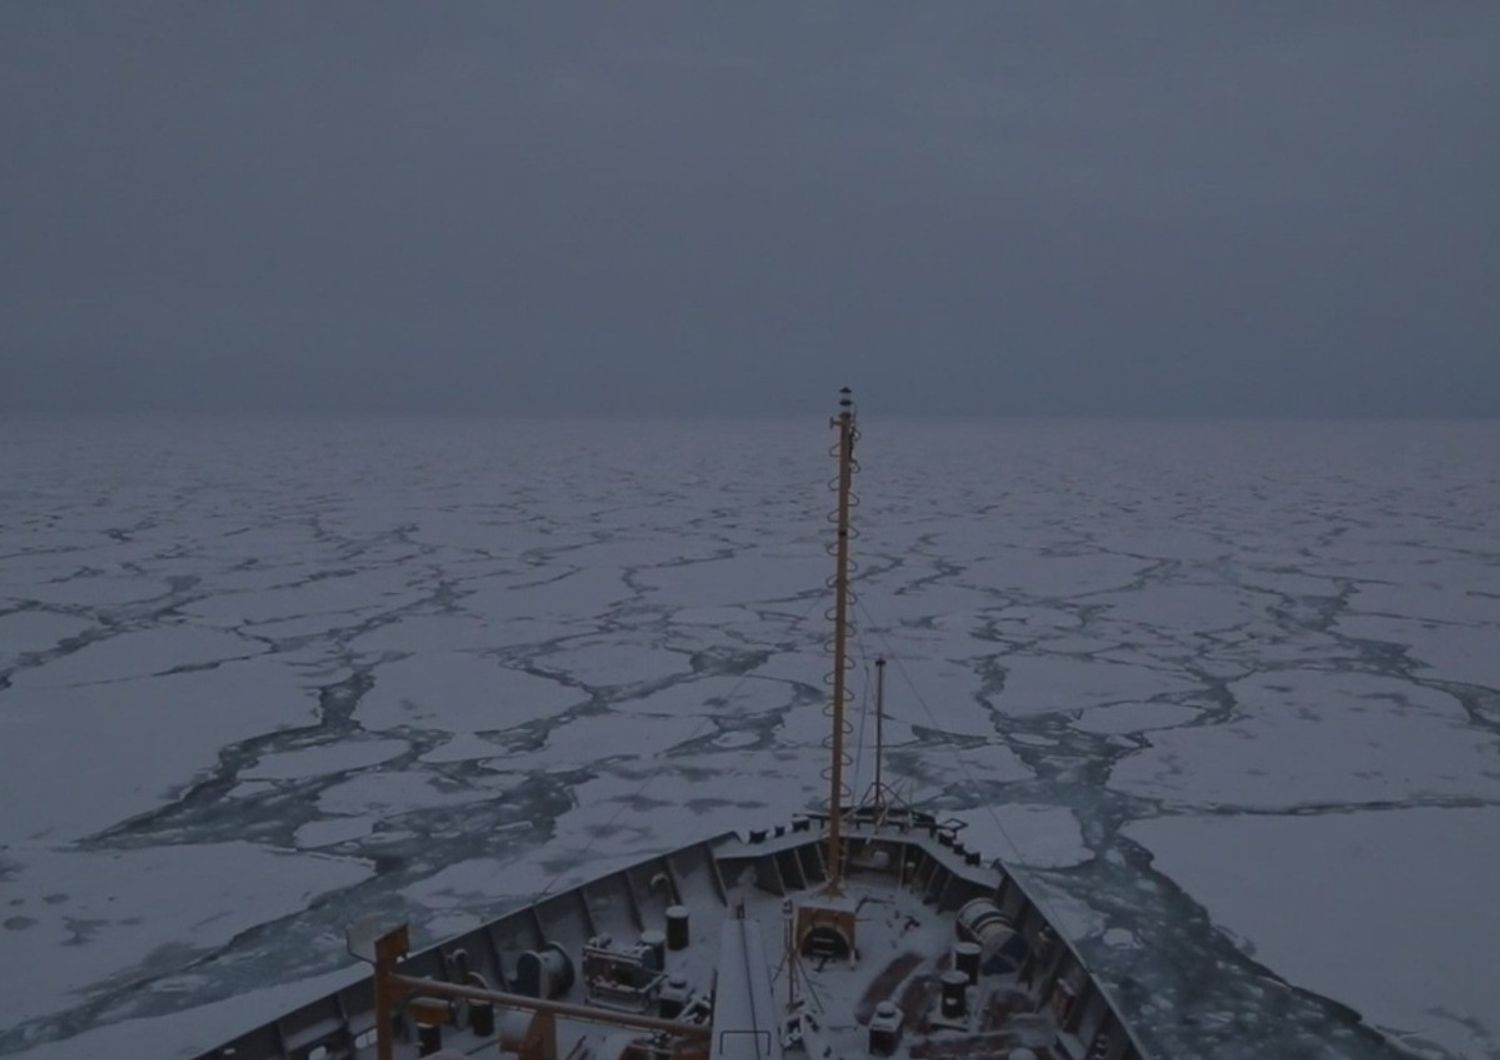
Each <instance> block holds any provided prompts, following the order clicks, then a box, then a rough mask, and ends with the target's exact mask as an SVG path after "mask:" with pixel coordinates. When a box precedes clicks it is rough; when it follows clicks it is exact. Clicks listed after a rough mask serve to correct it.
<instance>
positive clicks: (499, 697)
mask: <svg viewBox="0 0 1500 1060" xmlns="http://www.w3.org/2000/svg"><path fill="white" fill-rule="evenodd" d="M828 441H829V438H828V437H827V431H826V429H825V426H824V423H823V422H822V421H820V420H809V421H806V422H785V423H772V422H764V423H755V422H742V423H733V422H731V423H708V422H701V423H694V422H682V423H671V422H642V423H628V422H608V423H606V422H598V423H550V422H512V423H495V422H486V421H479V420H474V421H463V420H453V421H416V420H413V421H386V422H380V423H375V422H359V421H343V422H337V421H326V422H322V421H315V420H306V421H281V422H275V423H272V422H253V421H245V422H211V421H206V420H178V421H156V422H153V421H128V420H115V421H104V420H99V421H89V420H68V421H51V422H49V421H43V420H31V421H22V420H15V421H6V422H0V453H3V454H4V457H3V459H4V461H5V465H6V466H5V472H6V490H7V494H6V504H5V506H3V507H0V776H3V777H4V782H3V783H4V788H5V798H4V800H3V802H0V880H3V885H4V892H3V899H0V900H3V901H4V902H5V903H7V904H6V905H4V906H3V907H0V946H3V952H4V953H5V954H6V957H7V958H8V966H9V967H11V968H13V969H24V970H25V976H23V979H25V980H27V985H26V986H25V987H24V988H17V989H15V990H8V991H7V995H6V1001H5V1004H6V1006H7V1007H6V1009H5V1011H4V1013H3V1018H0V1054H4V1055H15V1054H21V1053H25V1054H26V1055H27V1056H28V1057H32V1056H34V1057H36V1058H37V1060H66V1058H68V1057H91V1056H96V1055H108V1054H109V1053H110V1051H114V1052H116V1053H121V1054H122V1055H129V1054H140V1053H141V1052H142V1050H143V1049H146V1048H149V1051H151V1052H152V1053H153V1054H161V1055H191V1053H192V1052H193V1051H194V1049H195V1048H198V1049H201V1048H202V1047H204V1046H206V1045H209V1044H212V1043H213V1042H214V1041H217V1040H219V1039H222V1038H223V1037H226V1036H228V1035H229V1034H231V1033H233V1031H235V1030H236V1029H238V1028H239V1027H242V1026H245V1025H248V1024H252V1023H255V1022H257V1021H260V1020H263V1019H265V1018H267V1017H269V1016H270V1015H272V1014H274V1013H275V1012H276V1011H277V1010H279V1009H280V1008H284V1007H286V1006H288V1005H290V1004H292V1003H293V1002H294V1001H296V1000H299V999H302V998H305V997H310V996H313V995H314V994H316V993H319V992H320V991H322V990H326V989H327V988H328V986H329V985H331V983H332V982H333V981H335V980H338V979H339V978H340V977H342V976H345V975H347V974H348V973H347V972H346V971H341V970H340V968H341V967H342V965H343V964H344V962H345V961H346V957H345V955H344V953H343V947H342V942H341V939H340V931H341V927H342V924H343V923H344V922H345V921H346V920H348V919H352V918H353V917H354V916H356V915H358V914H359V913H362V912H365V911H368V910H372V909H373V910H381V911H384V912H386V913H389V914H391V915H399V912H400V911H404V913H405V915H407V916H409V917H411V919H412V921H413V927H414V929H415V931H416V933H417V935H418V937H419V938H420V939H423V940H431V939H433V938H434V937H435V936H438V935H441V934H443V933H445V932H450V931H456V930H459V929H461V928H463V927H466V926H469V925H471V924H473V923H475V922H477V919H478V918H480V917H482V916H487V915H492V914H494V913H498V912H500V911H502V910H503V909H505V908H508V907H510V906H512V905H514V904H516V903H518V902H523V901H526V900H528V899H529V898H530V897H531V896H533V895H534V894H535V893H536V892H537V891H539V890H541V889H543V888H546V887H548V886H549V885H550V886H551V887H553V888H558V887H564V886H567V885H568V884H569V883H571V882H576V881H578V880H580V879H583V878H586V877H587V876H590V875H592V874H594V873H596V872H599V871H603V870H604V869H606V868H608V867H610V866H612V865H616V864H619V863H621V862H624V861H628V860H632V859H634V858H637V857H640V856H643V855H645V854H647V853H650V852H653V851H657V850H661V849H666V848H670V847H673V846H676V845H678V844H680V843H682V842H685V841H688V840H690V839H695V838H705V837H708V836H711V835H715V834H719V833H722V832H724V831H727V830H730V829H737V828H742V827H749V826H755V825H764V824H768V823H774V822H775V821H776V820H778V819H780V818H783V817H785V816H786V815H788V814H790V813H793V812H795V811H797V810H799V809H804V808H807V807H810V806H815V805H818V804H819V803H820V801H821V800H823V799H824V798H826V794H827V793H826V788H825V784H826V782H825V781H824V780H823V778H822V776H821V766H822V761H821V759H822V756H823V754H824V751H823V741H824V739H825V737H826V736H827V733H828V721H827V718H826V716H825V714H824V711H823V698H824V696H825V691H824V689H825V685H824V677H825V675H826V674H827V672H828V670H829V660H828V657H827V655H826V654H825V651H824V648H823V644H824V641H825V639H826V635H827V625H826V622H825V620H824V618H823V612H824V609H825V607H826V606H827V603H828V599H827V593H826V590H825V589H824V580H825V578H826V577H827V575H828V574H829V573H830V570H831V561H830V560H829V559H828V557H827V555H826V554H825V546H826V545H827V544H828V540H829V535H828V522H827V512H828V509H829V504H830V497H829V495H828V494H827V493H826V492H824V486H825V484H826V482H827V479H828V477H829V473H830V468H829V467H828V461H827V456H826V446H827V443H828ZM861 450H862V454H861V461H862V464H863V471H862V473H861V474H860V476H859V478H858V479H857V482H856V488H857V491H858V492H859V493H860V494H861V496H862V504H861V505H860V507H859V509H858V515H857V519H858V526H859V529H860V537H859V539H858V541H857V542H856V546H855V550H856V558H857V560H858V561H859V563H860V564H861V573H860V578H859V581H858V584H857V588H858V592H859V596H860V603H859V605H858V607H857V608H856V614H855V619H856V623H857V625H858V627H859V633H858V637H857V639H856V641H855V668H854V670H853V671H852V675H853V682H854V684H853V692H854V700H853V702H854V713H853V715H852V717H851V722H852V725H853V732H852V734H851V747H850V752H851V768H850V771H849V778H850V785H849V786H850V789H851V792H853V793H855V794H858V793H860V792H862V791H863V790H864V789H865V787H866V786H867V785H868V784H869V783H870V781H871V779H872V778H873V756H872V753H871V751H870V748H869V746H868V745H869V743H870V741H871V740H872V739H873V732H874V724H873V720H872V719H871V718H870V716H869V713H868V710H869V704H870V702H871V699H872V696H871V695H870V692H869V690H868V688H867V687H866V680H867V677H868V675H869V674H870V673H871V663H872V662H873V657H874V655H875V654H876V653H878V652H884V653H887V654H888V655H890V656H891V657H892V661H893V665H892V666H891V667H889V668H888V674H887V677H888V683H887V720H886V725H885V735H886V741H887V745H888V755H887V758H886V761H885V779H886V780H887V782H889V783H891V784H893V785H895V786H896V788H897V789H898V790H899V791H901V792H903V793H906V794H909V795H911V796H912V797H915V798H919V799H921V800H924V801H925V802H926V803H927V804H928V805H930V806H931V807H933V808H934V809H935V810H937V811H939V812H941V813H943V814H951V815H955V816H958V817H960V818H961V819H963V820H965V821H967V822H968V823H969V829H968V841H969V842H970V843H971V845H974V846H978V847H981V848H983V849H984V851H985V852H986V853H987V854H990V855H994V856H999V857H1002V858H1005V859H1008V860H1011V861H1013V862H1014V863H1016V864H1017V866H1018V867H1019V868H1020V871H1022V872H1023V873H1024V875H1025V876H1026V878H1027V881H1028V886H1030V887H1032V888H1034V889H1035V891H1036V892H1037V893H1038V894H1039V895H1042V896H1043V898H1044V900H1045V902H1046V903H1047V905H1048V907H1049V908H1050V909H1052V910H1053V911H1054V912H1055V913H1057V915H1059V916H1060V917H1062V919H1063V920H1064V921H1065V923H1066V925H1067V927H1068V929H1069V931H1070V933H1072V934H1073V935H1074V936H1075V940H1076V942H1077V944H1078V946H1079V948H1080V950H1081V951H1082V952H1083V953H1084V954H1085V956H1086V957H1087V958H1088V959H1089V960H1090V961H1091V962H1092V963H1093V964H1094V965H1095V967H1096V968H1097V969H1098V972H1099V974H1100V976H1101V978H1102V979H1103V980H1104V981H1105V982H1106V983H1108V984H1110V985H1111V986H1113V987H1114V988H1115V992H1116V997H1117V999H1118V1000H1119V1002H1120V1004H1121V1005H1122V1007H1123V1008H1124V1010H1125V1011H1126V1013H1127V1015H1129V1016H1131V1017H1132V1019H1133V1022H1134V1023H1135V1025H1136V1027H1137V1029H1138V1031H1139V1033H1140V1035H1141V1037H1142V1038H1143V1039H1144V1040H1145V1041H1146V1042H1147V1044H1148V1045H1150V1046H1152V1047H1153V1048H1154V1049H1155V1050H1156V1051H1157V1052H1158V1053H1159V1054H1160V1055H1170V1056H1193V1057H1206V1058H1218V1057H1224V1058H1230V1057H1241V1056H1277V1057H1287V1058H1296V1057H1309V1058H1311V1057H1318V1058H1320V1060H1321V1058H1323V1057H1332V1056H1338V1057H1361V1058H1364V1057H1369V1058H1376V1057H1384V1058H1391V1057H1395V1056H1398V1055H1403V1054H1402V1052H1401V1050H1402V1049H1405V1050H1406V1051H1407V1052H1406V1054H1405V1055H1410V1053H1411V1052H1413V1051H1415V1052H1417V1053H1419V1054H1422V1055H1427V1056H1431V1057H1449V1058H1451V1057H1458V1056H1484V1055H1491V1056H1500V1046H1497V1044H1496V1035H1497V1030H1496V1025H1495V1023H1494V1018H1493V1014H1492V1012H1491V1011H1490V1010H1491V1007H1492V1006H1491V1001H1490V995H1491V994H1492V993H1493V990H1492V989H1490V988H1491V987H1492V986H1493V976H1488V975H1487V971H1486V969H1487V968H1488V967H1489V963H1486V959H1485V958H1486V955H1487V954H1489V953H1491V952H1494V951H1496V950H1500V939H1497V938H1495V937H1493V935H1494V932H1493V930H1492V928H1493V925H1494V924H1495V923H1496V922H1497V921H1496V919H1495V918H1494V917H1492V916H1489V915H1488V903H1489V894H1490V893H1491V892H1493V891H1495V890H1496V889H1497V886H1496V884H1497V882H1500V881H1497V880H1496V878H1495V872H1496V866H1497V865H1500V855H1496V854H1494V853H1493V852H1492V851H1493V848H1494V847H1495V843H1494V842H1493V840H1492V839H1491V836H1492V835H1493V834H1494V833H1495V830H1496V825H1497V822H1496V821H1495V820H1493V819H1492V817H1493V814H1494V812H1495V807H1496V806H1500V669H1497V662H1496V660H1497V659H1500V654H1497V653H1496V651H1495V650H1494V646H1495V645H1496V644H1497V643H1500V552H1497V545H1496V544H1495V538H1494V527H1495V526H1497V525H1500V427H1496V426H1495V425H1492V424H1482V423H1408V424H1374V423H1342V424H1331V423H1330V424H1316V423H1304V424H1290V423H1278V424H1268V423H1267V424H1261V423H1237V424H1236V423H1229V424H1207V423H1197V424H1193V423H1159V424H1152V423H1110V422H1065V421H1045V420H1036V421H1028V422H1014V423H979V422H967V423H965V422H959V423H936V422H927V423H918V422H912V423H883V422H879V421H878V419H874V418H867V422H866V423H865V436H864V439H863V440H862V442H861ZM913 686H915V687H913ZM164 895H170V898H164V897H163V896H164ZM65 942H66V944H64V943H65ZM1490 963H1492V962H1490ZM283 981H284V982H285V983H286V984H287V985H286V986H282V985H280V984H281V983H282V982H283ZM273 984H274V985H273ZM1355 1013H1357V1015H1356V1014H1355ZM1371 1028H1377V1029H1378V1032H1377V1030H1372V1029H1371ZM1398 1039H1399V1041H1400V1042H1402V1043H1404V1045H1399V1046H1398V1044H1396V1042H1397V1040H1398ZM142 1043H149V1046H146V1045H143V1044H142Z"/></svg>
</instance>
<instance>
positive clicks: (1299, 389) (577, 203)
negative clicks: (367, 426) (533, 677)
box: [0, 3, 1500, 420]
mask: <svg viewBox="0 0 1500 1060" xmlns="http://www.w3.org/2000/svg"><path fill="white" fill-rule="evenodd" d="M1496 54H1500V8H1493V7H1490V8H1481V7H1477V6H1469V5H1460V4H1451V5H1448V4H1445V5H1432V6H1424V7H1422V8H1409V7H1405V6H1401V5H1395V4H1364V5H1358V6H1354V5H1339V6H1337V7H1334V8H1324V9H1319V10H1317V11H1311V10H1303V9H1301V8H1299V7H1296V6H1291V5H1267V6H1262V7H1256V8H1253V9H1217V8H1207V7H1202V6H1197V5H1187V4H1175V3H1160V4H1155V5H1151V6H1150V7H1142V8H1136V9H1132V10H1131V11H1130V12H1129V13H1124V12H1108V13H1098V12H1095V13H1088V14H1085V13H1081V12H1074V11H1066V10H1058V9H1053V8H1051V7H1043V6H1040V5H1035V4H1018V5H1015V6H1006V7H1004V8H1000V7H990V6H984V5H968V6H952V7H943V8H941V9H908V8H902V7H897V6H891V5H862V6H860V7H858V8H854V7H848V8H841V7H817V8H786V9H761V8H748V7H747V8H731V9H726V10H708V9H702V8H697V7H693V6H689V5H676V4H654V5H650V6H646V7H640V6H632V7H630V8H625V9H606V8H600V9H597V10H592V9H591V10H587V11H585V10H583V9H581V8H578V7H571V6H569V7H555V6H553V7H545V8H530V9H527V8H514V9H512V8H505V7H491V6H478V5H460V6H452V7H443V8H426V7H423V8H415V7H413V8H403V7H380V8H370V7H363V6H355V5H348V4H333V5H324V6H319V7H317V8H303V7H290V6H254V7H244V8H228V7H201V8H200V7H174V6H164V5H145V6H140V7H131V8H129V9H122V8H114V7H108V6H105V5H95V4H72V3H67V4H57V5H53V4H49V5H45V6H42V5H13V6H11V7H9V8H7V9H5V10H4V11H0V87H3V88H4V91H3V93H0V129H3V133H4V138H5V142H6V143H7V145H10V147H9V149H8V151H7V153H6V157H5V158H3V159H0V195H3V201H4V202H5V203H6V204H7V207H8V209H7V210H5V211H4V212H0V247H3V248H4V250H3V251H0V363H3V367H4V372H3V377H4V384H5V385H4V386H3V387H0V412H3V413H5V414H7V415H16V414H24V413H45V414H59V413H65V414H66V413H78V414H103V413H109V414H115V413H119V414H156V413H172V414H181V413H193V414H205V415H228V414H234V415H250V416H264V415H293V416H306V415H324V414H326V415H339V416H364V415H380V416H390V415H400V416H433V415H442V416H447V415H459V416H486V417H489V416H494V417H506V418H516V417H526V416H540V417H544V418H560V417H561V418H566V417H571V416H575V415H576V416H584V417H599V416H607V417H610V418H628V419H633V418H647V419H650V418H682V417H697V416H734V417H739V416H744V417H752V418H767V417H772V418H775V417H782V416H786V417H797V416H802V415H816V414H820V413H823V412H825V411H826V410H827V408H828V407H829V405H830V403H831V400H832V394H833V391H834V390H835V389H836V388H837V387H838V386H840V385H849V386H851V387H853V388H854V389H855V391H856V393H857V395H859V397H860V400H861V402H862V404H863V405H864V406H865V407H866V408H867V409H869V411H871V412H872V413H878V414H880V415H885V416H894V417H910V418H931V417H964V418H973V417H980V418H989V417H1018V416H1020V417H1048V418H1053V417H1058V418H1074V417H1080V418H1095V417H1099V418H1125V419H1135V418H1148V419H1156V418H1164V419H1189V420H1191V419H1210V418H1247V419H1260V418H1271V419H1282V418H1290V419H1307V418H1319V417H1332V418H1362V419H1363V418H1381V419H1383V418H1479V417H1482V418H1489V417H1494V416H1496V415H1500V357H1497V356H1496V352H1497V349H1500V298H1497V297H1496V294H1497V280H1500V194H1497V192H1496V191H1495V189H1496V188H1500V135H1497V134H1500V128H1497V118H1496V110H1495V105H1494V101H1495V100H1496V99H1497V98H1500V64H1497V63H1495V62H1494V56H1495V55H1496Z"/></svg>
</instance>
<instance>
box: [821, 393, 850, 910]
mask: <svg viewBox="0 0 1500 1060" xmlns="http://www.w3.org/2000/svg"><path fill="white" fill-rule="evenodd" d="M830 426H833V427H837V428H838V432H839V445H838V460H839V487H838V489H839V506H838V544H837V547H836V549H835V556H836V564H837V566H836V567H835V568H834V575H833V595H834V601H833V742H832V750H833V763H832V767H831V768H830V770H829V781H830V783H829V795H828V887H827V890H828V893H829V894H840V893H842V890H843V887H842V880H843V845H842V837H841V834H840V833H841V831H842V825H843V788H844V676H845V674H844V669H845V667H846V666H847V665H848V664H847V658H848V643H847V642H848V624H849V507H850V505H849V494H850V490H851V487H852V484H853V479H854V399H853V398H852V397H850V391H849V388H848V387H843V388H842V389H840V390H839V414H838V416H837V417H836V418H835V419H834V420H833V422H832V423H831V424H830Z"/></svg>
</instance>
